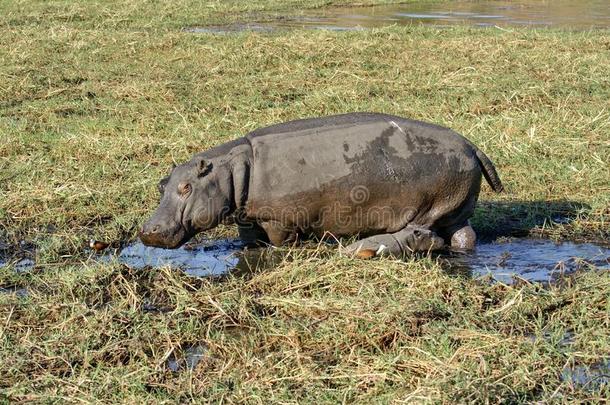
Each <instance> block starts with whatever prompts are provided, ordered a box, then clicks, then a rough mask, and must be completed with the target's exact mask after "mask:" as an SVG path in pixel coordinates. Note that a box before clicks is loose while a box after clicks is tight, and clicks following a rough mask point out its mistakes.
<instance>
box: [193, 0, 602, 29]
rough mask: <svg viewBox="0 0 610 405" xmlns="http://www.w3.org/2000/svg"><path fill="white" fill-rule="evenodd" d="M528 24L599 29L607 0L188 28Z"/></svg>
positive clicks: (306, 14) (380, 9)
mask: <svg viewBox="0 0 610 405" xmlns="http://www.w3.org/2000/svg"><path fill="white" fill-rule="evenodd" d="M419 24H425V25H433V26H436V27H446V26H451V25H470V26H475V27H496V26H498V27H510V26H526V27H532V28H546V27H550V28H561V29H576V30H586V29H603V28H608V27H610V7H608V2H607V0H584V1H578V2H576V1H569V0H555V1H549V2H547V1H539V0H538V1H537V0H516V1H509V0H502V1H464V0H460V1H446V0H445V1H438V2H422V3H418V2H413V3H409V4H398V5H396V4H393V5H385V6H374V7H341V8H328V9H322V10H320V9H318V10H305V11H303V12H302V13H301V14H300V15H297V16H284V17H281V18H279V19H276V20H271V21H261V22H252V23H246V24H233V25H225V26H210V27H189V28H185V29H184V31H187V32H193V33H212V34H227V33H232V32H241V31H254V32H271V31H276V30H287V29H321V30H332V31H354V30H364V29H370V28H380V27H385V26H389V25H419Z"/></svg>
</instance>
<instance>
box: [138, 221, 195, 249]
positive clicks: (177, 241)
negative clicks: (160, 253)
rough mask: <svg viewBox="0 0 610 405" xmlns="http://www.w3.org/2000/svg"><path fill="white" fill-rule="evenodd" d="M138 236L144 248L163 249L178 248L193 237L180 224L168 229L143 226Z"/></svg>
mask: <svg viewBox="0 0 610 405" xmlns="http://www.w3.org/2000/svg"><path fill="white" fill-rule="evenodd" d="M139 236H140V240H141V241H142V243H144V244H145V245H146V246H152V247H159V248H165V249H176V248H179V247H180V246H182V245H184V244H185V243H186V242H188V240H189V239H191V237H193V235H192V234H191V233H190V232H187V230H186V229H185V228H184V226H182V224H177V226H176V227H173V228H169V229H167V228H166V229H161V227H160V225H152V226H151V225H149V224H144V226H143V227H142V230H141V231H140V235H139Z"/></svg>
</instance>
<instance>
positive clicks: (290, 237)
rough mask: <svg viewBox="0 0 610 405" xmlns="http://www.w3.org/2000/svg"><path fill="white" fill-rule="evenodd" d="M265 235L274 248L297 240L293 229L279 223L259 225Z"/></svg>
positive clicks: (266, 222) (270, 222)
mask: <svg viewBox="0 0 610 405" xmlns="http://www.w3.org/2000/svg"><path fill="white" fill-rule="evenodd" d="M260 225H261V227H262V228H263V229H264V230H265V232H266V233H267V237H268V238H269V242H271V244H272V245H274V246H280V245H283V244H286V243H291V242H294V241H295V240H296V239H297V232H296V230H295V229H294V228H291V227H287V226H285V225H284V224H282V223H281V222H279V221H274V220H270V221H265V222H261V223H260Z"/></svg>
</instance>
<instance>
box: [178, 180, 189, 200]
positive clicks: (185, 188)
mask: <svg viewBox="0 0 610 405" xmlns="http://www.w3.org/2000/svg"><path fill="white" fill-rule="evenodd" d="M190 192H191V185H190V184H189V183H180V184H179V185H178V194H180V196H181V197H186V196H187V195H189V194H190Z"/></svg>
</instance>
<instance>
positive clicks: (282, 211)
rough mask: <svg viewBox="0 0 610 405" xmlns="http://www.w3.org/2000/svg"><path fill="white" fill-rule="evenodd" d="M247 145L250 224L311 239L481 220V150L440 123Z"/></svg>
mask: <svg viewBox="0 0 610 405" xmlns="http://www.w3.org/2000/svg"><path fill="white" fill-rule="evenodd" d="M246 138H247V139H248V141H249V142H250V144H251V146H252V152H253V166H252V174H251V178H250V184H249V187H248V189H249V198H248V202H247V205H246V214H247V216H248V217H251V218H255V219H257V220H258V221H276V222H279V223H281V224H282V225H283V226H285V227H287V228H295V229H296V230H298V231H300V232H303V233H307V234H314V235H317V236H321V235H322V234H323V233H325V232H330V233H332V234H334V235H336V236H343V235H354V234H361V235H367V234H378V233H392V232H396V231H398V230H400V229H402V228H403V227H405V226H406V225H407V224H415V225H421V226H425V227H428V228H430V229H434V228H440V227H450V226H451V225H452V224H454V223H459V222H463V221H465V220H467V218H468V217H469V216H471V215H472V211H473V209H474V203H475V202H476V198H477V196H478V193H479V187H480V182H481V169H480V166H479V164H478V161H477V159H476V156H475V150H473V148H472V147H471V146H470V144H469V143H468V142H467V141H465V139H464V138H462V137H461V136H460V135H458V134H457V133H455V132H453V131H451V130H449V129H446V128H443V127H438V126H435V125H431V124H425V123H421V122H417V121H411V120H407V119H403V118H399V117H393V116H387V115H381V114H370V115H364V116H361V117H360V119H359V120H357V121H355V122H341V121H339V122H336V121H333V120H328V121H327V122H325V121H324V120H318V125H305V126H304V128H301V129H295V128H289V129H288V130H287V131H285V132H284V131H281V130H277V131H275V132H273V131H268V133H263V134H257V133H253V134H249V135H247V136H246Z"/></svg>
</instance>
